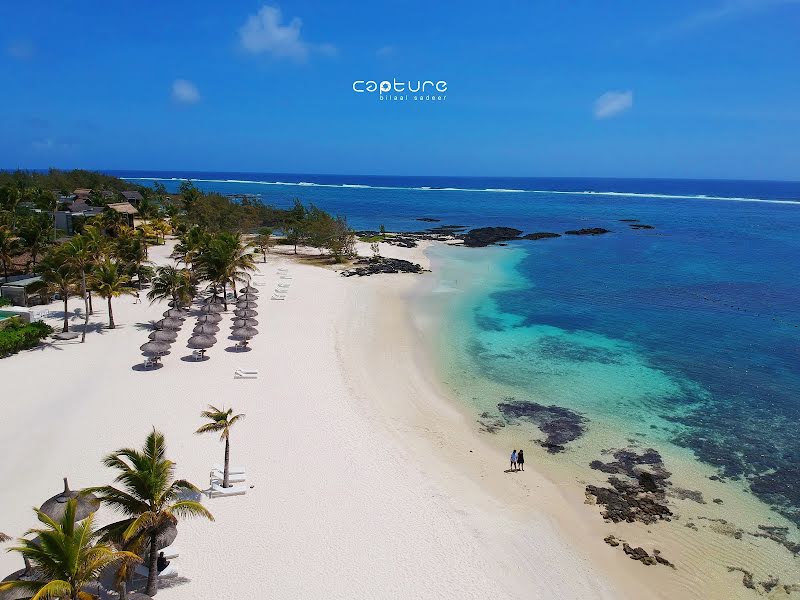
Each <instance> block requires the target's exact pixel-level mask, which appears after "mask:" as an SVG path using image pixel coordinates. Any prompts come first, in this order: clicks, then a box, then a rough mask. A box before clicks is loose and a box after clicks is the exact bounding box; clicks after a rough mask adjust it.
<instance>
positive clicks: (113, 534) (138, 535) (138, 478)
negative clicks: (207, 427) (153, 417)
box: [92, 429, 214, 596]
mask: <svg viewBox="0 0 800 600" xmlns="http://www.w3.org/2000/svg"><path fill="white" fill-rule="evenodd" d="M103 462H104V463H105V465H106V466H107V467H109V468H111V469H115V470H116V471H117V476H116V482H117V483H118V484H119V485H120V487H118V488H117V487H114V486H110V485H107V486H102V487H98V488H94V489H93V490H92V491H93V492H95V493H97V494H98V496H99V497H100V501H101V502H102V503H103V504H105V505H106V506H108V507H110V508H112V509H114V510H116V511H117V512H119V513H121V514H123V515H125V516H126V518H125V519H123V520H121V521H118V522H116V523H112V524H111V525H107V526H106V527H104V528H103V529H101V532H103V534H104V536H105V537H106V538H107V539H110V540H115V541H118V542H124V543H132V542H133V543H135V544H134V545H138V546H142V547H144V548H146V550H147V556H148V565H147V566H148V569H149V575H148V577H147V587H146V590H145V593H146V594H147V595H148V596H155V594H156V592H157V591H158V569H157V568H156V562H157V559H158V535H159V533H161V532H162V531H163V530H164V529H165V528H167V527H172V526H174V525H175V524H176V523H177V522H178V518H179V517H180V518H185V517H205V518H206V519H210V520H212V521H213V520H214V517H213V516H212V515H211V513H210V512H209V511H208V509H207V508H205V507H204V506H203V505H202V504H200V502H197V501H195V500H185V499H182V498H184V497H185V495H186V494H187V492H188V493H199V492H200V490H199V489H198V488H197V487H195V486H194V485H193V484H191V483H189V482H188V481H185V480H183V479H175V478H174V473H175V463H174V462H172V461H171V460H169V459H167V458H166V443H165V441H164V436H163V435H162V434H161V433H159V432H158V431H156V430H155V429H154V430H153V431H152V432H151V433H150V434H149V435H148V436H147V439H146V440H145V443H144V446H143V447H142V449H141V450H136V449H135V448H121V449H119V450H117V451H116V452H113V453H111V454H109V455H108V456H107V457H106V458H105V459H104V461H103Z"/></svg>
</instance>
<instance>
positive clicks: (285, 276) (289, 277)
mask: <svg viewBox="0 0 800 600" xmlns="http://www.w3.org/2000/svg"><path fill="white" fill-rule="evenodd" d="M281 279H294V277H292V276H291V275H281Z"/></svg>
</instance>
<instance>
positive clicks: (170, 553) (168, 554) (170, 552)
mask: <svg viewBox="0 0 800 600" xmlns="http://www.w3.org/2000/svg"><path fill="white" fill-rule="evenodd" d="M161 552H163V553H164V558H166V559H167V560H172V559H173V558H178V557H179V556H180V555H181V551H180V550H179V549H178V547H177V546H176V545H174V544H173V545H172V546H167V547H166V548H162V549H161V550H159V553H161ZM168 568H169V567H167V569H168Z"/></svg>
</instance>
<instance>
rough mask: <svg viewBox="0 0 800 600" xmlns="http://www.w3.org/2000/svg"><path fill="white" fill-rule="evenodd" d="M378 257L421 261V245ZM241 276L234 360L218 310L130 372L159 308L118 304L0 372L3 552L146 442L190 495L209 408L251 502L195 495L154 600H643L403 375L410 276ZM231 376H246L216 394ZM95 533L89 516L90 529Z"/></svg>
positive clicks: (217, 456) (12, 559) (410, 374)
mask: <svg viewBox="0 0 800 600" xmlns="http://www.w3.org/2000/svg"><path fill="white" fill-rule="evenodd" d="M383 246H384V247H382V251H383V252H384V254H386V255H394V256H398V257H403V258H413V259H414V260H416V261H418V262H421V261H424V260H425V257H424V255H423V254H422V252H421V250H422V249H421V248H416V249H401V248H394V247H388V246H385V245H383ZM170 248H171V243H170V244H168V245H167V246H157V247H152V248H151V250H150V252H151V260H154V261H156V262H160V263H164V262H166V261H167V260H168V259H167V258H166V257H167V255H168V254H169V251H170ZM360 249H361V251H362V253H368V249H367V248H360ZM284 251H285V250H281V252H284ZM259 267H260V271H261V273H262V274H263V276H264V277H263V282H264V284H265V285H264V287H263V290H264V292H263V293H262V294H261V296H260V298H261V299H260V300H259V309H258V310H259V316H258V317H257V319H258V320H259V322H260V325H259V331H260V333H259V335H258V336H257V337H256V338H254V339H253V340H252V342H251V346H252V351H250V352H247V353H237V352H231V351H228V350H226V348H228V347H230V346H232V345H233V342H230V341H228V340H227V334H228V331H229V328H230V322H231V318H232V315H231V313H230V312H228V313H225V314H224V320H223V321H222V322H221V323H220V327H221V330H220V332H219V334H218V335H217V339H218V343H217V345H216V346H214V347H213V348H212V349H211V350H209V351H208V356H209V357H210V358H209V360H206V361H203V362H193V361H190V360H186V359H187V357H188V356H189V355H190V354H191V351H190V350H189V349H188V348H186V341H187V339H188V337H189V335H190V332H191V329H192V327H193V325H194V319H193V318H192V317H189V318H188V319H187V321H186V322H185V323H184V326H183V328H182V330H181V331H180V333H179V335H178V340H177V342H176V343H175V344H173V346H172V353H171V354H170V355H169V356H166V357H165V358H164V359H163V363H164V366H163V368H160V369H158V370H154V371H142V370H139V369H138V367H137V368H136V369H135V368H134V367H136V366H137V365H140V364H141V362H142V357H141V355H140V352H139V346H140V345H141V344H142V343H144V342H145V341H147V334H148V327H147V324H148V323H149V321H151V320H157V319H159V318H160V316H161V313H162V312H163V311H164V310H165V309H166V308H167V307H166V305H165V304H160V303H156V304H153V305H149V304H148V302H147V300H143V302H142V303H141V304H135V303H134V300H133V298H131V297H123V298H120V299H117V300H115V303H114V312H115V318H116V321H117V329H116V330H107V329H105V328H104V325H105V323H106V317H107V315H106V308H105V305H104V302H102V301H96V302H95V315H94V316H93V317H92V319H91V325H92V330H91V331H90V333H89V334H88V335H87V341H86V343H85V344H80V343H78V341H71V342H58V343H56V344H54V345H49V346H44V347H41V348H39V349H36V350H32V351H28V352H23V353H21V354H19V355H16V356H13V357H10V358H7V359H4V360H2V361H0V381H2V404H3V411H4V414H5V415H6V419H5V422H4V425H5V426H4V435H3V441H2V452H0V456H2V462H1V463H0V476H2V481H3V482H4V484H3V485H2V486H0V506H2V507H3V511H2V521H1V522H0V530H2V531H4V532H6V533H8V534H10V535H13V536H15V537H16V536H18V535H21V534H22V533H23V532H24V531H25V530H26V529H27V528H29V527H31V526H33V525H34V524H35V519H34V514H33V511H32V510H31V507H32V506H34V505H37V506H38V505H39V504H40V503H41V502H42V501H44V500H45V499H46V498H49V497H50V496H52V495H53V494H55V493H56V492H57V491H59V489H60V486H61V478H62V477H63V476H68V477H69V481H70V484H71V486H72V487H73V488H80V487H85V486H90V485H101V484H105V483H109V482H110V481H111V478H112V473H111V471H109V470H108V469H106V468H105V467H103V466H102V465H101V462H100V461H101V458H102V457H103V456H104V455H106V454H107V453H108V452H110V451H112V450H114V449H117V448H120V447H123V446H139V445H141V443H142V441H143V440H144V437H145V435H146V434H147V432H148V431H149V430H150V429H151V428H152V427H156V428H157V429H159V430H160V431H162V432H163V433H164V434H165V435H166V439H167V445H168V455H169V456H170V457H171V458H173V459H174V460H175V461H176V462H177V474H178V476H180V477H184V478H187V479H189V480H190V481H192V482H194V483H195V484H197V485H198V486H200V487H201V488H203V489H206V488H207V487H208V483H209V482H208V473H209V470H210V467H211V465H213V464H215V463H221V462H222V458H223V445H222V443H220V442H219V440H218V438H217V437H216V436H214V435H203V436H198V435H195V434H194V431H195V430H196V429H197V427H198V426H199V425H200V424H201V423H202V420H201V418H200V411H201V410H203V409H204V408H205V407H206V405H207V404H209V403H213V404H215V405H217V406H221V405H224V406H226V407H228V406H233V407H234V409H235V411H236V412H242V413H245V414H246V415H247V416H246V419H245V420H244V421H242V422H241V423H240V424H237V425H236V427H235V428H234V429H233V431H232V436H231V449H232V463H233V464H236V465H243V466H245V467H246V468H247V473H248V482H247V483H248V485H252V486H253V487H252V489H249V490H248V492H247V494H246V495H243V496H236V497H231V498H217V499H204V504H205V505H206V506H207V507H208V508H209V509H210V510H211V511H212V512H213V514H214V516H215V517H216V521H215V522H213V523H211V522H206V521H201V520H196V521H183V522H181V523H180V525H179V536H178V539H177V541H176V546H178V547H179V548H180V556H179V557H178V558H176V559H175V560H174V564H175V566H176V567H177V569H178V573H179V578H178V579H173V580H172V581H171V582H168V583H167V585H166V586H162V589H161V591H160V592H159V597H161V598H165V599H167V600H184V599H186V600H188V599H190V598H192V599H194V598H230V599H238V598H250V597H254V598H267V597H269V598H287V599H288V598H342V599H344V598H565V599H566V598H647V597H651V596H653V597H655V596H658V595H660V594H656V593H655V592H652V591H651V590H654V589H658V587H659V586H658V583H659V577H662V576H661V575H660V574H655V575H654V574H653V572H652V571H649V570H646V569H644V568H641V569H638V570H637V569H631V568H630V566H631V565H630V564H627V563H630V561H627V560H625V559H624V558H623V557H620V555H619V553H618V552H616V551H614V550H612V549H611V548H608V547H607V546H605V544H603V542H602V536H601V535H599V531H600V529H599V527H598V526H597V525H596V524H595V525H593V524H592V522H590V521H589V520H587V519H586V518H585V512H586V511H585V508H584V507H582V505H573V504H572V503H571V502H574V501H569V500H567V499H566V498H565V497H564V496H563V495H562V493H561V491H560V490H559V488H558V486H556V485H555V484H553V483H551V482H550V481H548V480H547V479H546V478H545V477H543V476H542V475H540V474H538V473H537V472H536V471H535V464H532V463H530V464H529V465H528V469H526V472H525V473H524V474H522V476H520V477H516V476H515V477H508V476H507V475H506V474H504V472H503V471H504V469H505V468H506V460H507V459H506V457H505V456H504V455H502V454H501V453H499V452H498V451H497V450H495V449H493V448H491V447H489V446H488V445H487V444H486V443H485V442H484V441H482V440H481V439H480V437H479V436H478V435H477V434H476V433H475V432H474V428H473V427H472V426H471V425H470V424H469V423H468V422H467V420H466V417H465V416H464V415H462V414H461V413H460V412H459V411H458V409H457V408H456V407H455V406H453V405H452V404H451V403H448V402H447V400H446V398H445V396H444V395H443V394H442V392H441V390H439V389H438V387H437V384H436V382H435V378H434V377H433V374H432V373H430V372H429V370H428V369H426V367H425V365H424V364H421V362H424V361H421V354H420V352H419V347H418V346H419V341H418V340H417V339H416V334H415V329H414V326H413V322H412V319H411V318H410V315H409V314H408V313H409V311H408V304H407V302H406V297H407V295H408V294H409V293H411V291H412V289H413V286H414V285H415V284H416V281H417V279H416V278H417V277H418V276H413V275H381V276H373V277H365V278H344V277H341V276H339V274H338V273H336V272H335V271H333V270H331V269H327V268H321V267H318V266H313V265H309V264H298V263H297V262H295V261H293V259H292V257H291V256H282V255H280V254H278V253H274V254H273V255H272V256H271V257H270V258H269V259H268V261H267V263H266V264H259ZM280 267H287V268H289V270H290V272H291V274H292V275H293V280H292V282H291V287H290V288H289V291H288V294H287V298H286V300H284V301H273V300H271V299H270V296H271V291H272V289H273V288H274V287H275V285H276V283H277V282H278V280H279V275H278V271H277V269H278V268H280ZM421 277H424V275H423V276H421ZM143 296H144V294H143ZM79 306H81V301H80V300H79V299H74V300H71V301H70V308H71V309H73V308H77V307H79ZM51 308H52V309H53V311H54V312H57V311H59V310H60V307H59V306H58V303H54V304H53V305H52V306H51ZM80 321H81V319H78V318H75V319H73V320H72V325H73V326H74V327H75V328H76V330H78V329H79V325H80ZM58 322H59V321H58V317H57V316H56V317H55V318H54V319H53V324H54V325H57V324H58ZM240 367H241V368H246V369H257V370H258V371H259V378H258V379H250V380H242V379H234V377H233V375H234V370H235V369H237V368H240ZM112 517H113V515H112V514H110V513H108V511H107V510H106V509H101V511H100V512H99V513H98V519H99V521H100V522H101V523H102V522H107V521H109V520H110V519H111V518H112ZM595 521H596V522H600V519H595ZM592 528H594V530H592ZM20 566H21V560H20V558H19V556H18V555H16V554H13V553H11V554H6V553H0V575H2V576H3V577H4V576H5V575H7V574H9V573H11V572H13V571H15V570H17V569H19V568H20ZM633 566H634V567H638V565H635V564H634V565H633ZM645 571H648V572H647V573H646V576H647V577H648V578H649V581H650V585H645V584H644V575H642V574H640V573H644V572H645ZM663 571H666V570H663ZM167 586H168V587H167ZM664 593H665V594H666V591H665V592H664ZM109 597H115V596H114V595H110V596H109ZM663 597H668V596H667V595H664V596H663Z"/></svg>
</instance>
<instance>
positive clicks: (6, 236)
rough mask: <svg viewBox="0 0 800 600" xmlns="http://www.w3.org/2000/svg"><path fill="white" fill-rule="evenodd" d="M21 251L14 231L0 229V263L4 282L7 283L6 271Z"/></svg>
mask: <svg viewBox="0 0 800 600" xmlns="http://www.w3.org/2000/svg"><path fill="white" fill-rule="evenodd" d="M21 251H22V244H21V243H20V239H19V238H18V237H17V236H16V235H15V234H14V231H13V230H12V229H11V228H10V227H5V226H4V227H0V262H2V263H3V278H4V281H8V269H9V268H11V265H12V264H13V261H14V257H15V256H19V254H20V252H21Z"/></svg>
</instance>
